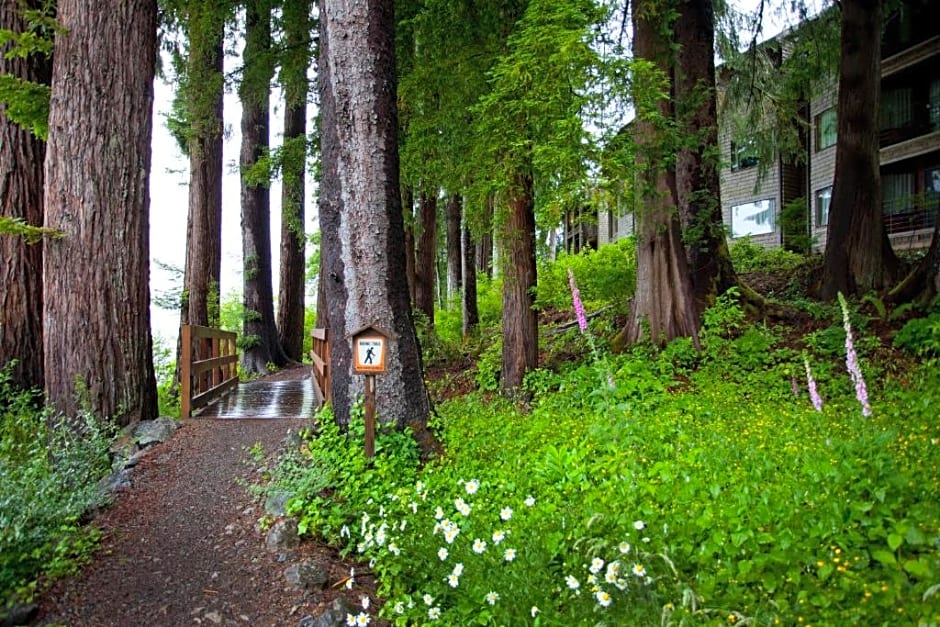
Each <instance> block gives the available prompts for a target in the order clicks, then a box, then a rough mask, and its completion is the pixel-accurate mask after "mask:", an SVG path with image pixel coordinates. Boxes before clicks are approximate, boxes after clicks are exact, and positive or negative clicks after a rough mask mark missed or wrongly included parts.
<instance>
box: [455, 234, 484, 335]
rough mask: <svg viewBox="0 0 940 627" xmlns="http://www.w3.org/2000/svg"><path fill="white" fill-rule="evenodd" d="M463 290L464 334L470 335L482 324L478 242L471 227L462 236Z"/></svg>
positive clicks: (461, 297) (461, 296)
mask: <svg viewBox="0 0 940 627" xmlns="http://www.w3.org/2000/svg"><path fill="white" fill-rule="evenodd" d="M461 250H462V251H463V255H462V262H461V263H462V265H463V268H462V274H463V290H462V291H461V295H460V301H461V308H462V314H463V316H462V317H463V336H464V338H467V337H470V336H471V335H472V334H473V333H474V332H475V330H476V328H477V327H478V326H479V324H480V311H479V308H478V307H477V260H476V243H475V242H474V241H473V235H472V234H471V233H470V229H468V228H464V229H463V230H462V237H461Z"/></svg>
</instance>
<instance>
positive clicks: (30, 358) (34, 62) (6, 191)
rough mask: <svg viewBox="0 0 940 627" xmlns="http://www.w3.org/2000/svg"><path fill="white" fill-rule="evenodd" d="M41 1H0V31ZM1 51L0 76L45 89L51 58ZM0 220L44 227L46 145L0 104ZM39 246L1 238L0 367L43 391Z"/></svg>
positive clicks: (16, 27)
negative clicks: (8, 368)
mask: <svg viewBox="0 0 940 627" xmlns="http://www.w3.org/2000/svg"><path fill="white" fill-rule="evenodd" d="M41 4H42V3H41V2H38V1H36V0H31V1H30V2H25V3H18V2H12V1H10V0H3V2H0V29H5V30H10V31H13V32H17V33H21V32H23V31H24V30H25V27H26V24H25V22H24V20H23V15H22V13H21V11H22V9H24V8H28V9H35V8H38V7H39V5H41ZM5 52H6V49H5V48H4V49H3V50H0V74H8V75H10V76H15V77H17V78H21V79H24V80H27V81H31V82H34V83H41V84H43V85H48V84H49V83H50V81H51V79H52V59H51V58H46V57H43V56H41V55H31V56H29V57H27V58H25V59H23V58H19V57H13V58H9V59H8V58H6V56H5V55H4V54H3V53H5ZM0 147H2V150H0V215H2V216H4V217H8V218H20V219H22V220H23V221H24V222H26V224H29V225H32V226H37V227H39V226H42V224H43V206H42V202H43V201H42V199H43V190H42V188H43V159H44V158H45V154H46V144H45V142H44V141H42V140H41V139H40V138H38V137H36V136H35V135H33V134H32V133H31V132H29V131H28V130H26V129H24V128H22V127H20V126H19V125H18V124H16V123H14V122H13V121H11V120H9V119H8V118H7V117H6V115H5V113H4V110H3V106H2V105H0ZM42 247H43V245H42V242H37V243H35V244H28V243H26V241H25V240H24V239H23V238H21V237H14V236H11V235H0V259H3V267H2V268H0V368H2V367H4V366H5V365H6V364H7V363H9V362H10V361H12V360H14V359H15V360H16V365H15V366H14V367H13V372H12V375H13V383H14V384H16V385H18V386H20V387H23V388H32V387H36V388H42V385H43V357H42Z"/></svg>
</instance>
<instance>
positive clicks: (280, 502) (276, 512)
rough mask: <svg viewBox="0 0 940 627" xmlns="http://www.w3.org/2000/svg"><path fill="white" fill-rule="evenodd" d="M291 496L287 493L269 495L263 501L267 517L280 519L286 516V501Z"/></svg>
mask: <svg viewBox="0 0 940 627" xmlns="http://www.w3.org/2000/svg"><path fill="white" fill-rule="evenodd" d="M291 496H292V495H290V494H288V493H287V492H275V493H274V494H269V495H268V498H266V499H265V500H264V511H265V513H266V514H268V515H269V516H275V517H280V516H284V515H285V514H287V501H289V500H290V497H291Z"/></svg>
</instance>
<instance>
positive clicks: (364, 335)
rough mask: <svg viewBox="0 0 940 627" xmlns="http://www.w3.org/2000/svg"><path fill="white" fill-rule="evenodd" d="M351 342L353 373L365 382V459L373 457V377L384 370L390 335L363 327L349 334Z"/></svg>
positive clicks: (376, 328)
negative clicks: (362, 377)
mask: <svg viewBox="0 0 940 627" xmlns="http://www.w3.org/2000/svg"><path fill="white" fill-rule="evenodd" d="M350 335H351V337H352V342H353V372H355V373H357V374H364V375H365V376H366V381H365V384H366V385H365V410H366V415H365V422H366V424H365V427H366V442H365V453H366V458H367V459H371V458H373V457H375V375H377V374H383V373H384V372H385V370H386V366H385V360H386V357H387V356H388V344H389V342H390V341H391V339H392V335H391V334H390V333H389V332H388V331H385V330H383V329H380V328H378V327H374V326H365V327H362V328H361V329H359V330H358V331H354V332H353V333H351V334H350Z"/></svg>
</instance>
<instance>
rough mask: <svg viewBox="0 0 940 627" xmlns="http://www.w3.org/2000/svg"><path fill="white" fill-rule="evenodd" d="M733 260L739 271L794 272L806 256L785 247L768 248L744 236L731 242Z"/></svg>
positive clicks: (735, 267)
mask: <svg viewBox="0 0 940 627" xmlns="http://www.w3.org/2000/svg"><path fill="white" fill-rule="evenodd" d="M730 252H731V261H732V263H733V264H734V269H735V270H736V271H737V272H792V271H793V270H796V269H797V268H798V267H800V265H802V264H803V260H804V258H803V257H802V256H801V255H798V254H796V253H794V252H791V251H789V250H785V249H783V248H767V247H764V246H761V245H760V244H755V243H754V241H753V240H752V239H751V238H750V237H742V238H740V239H737V240H735V241H734V243H732V244H731V248H730Z"/></svg>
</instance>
